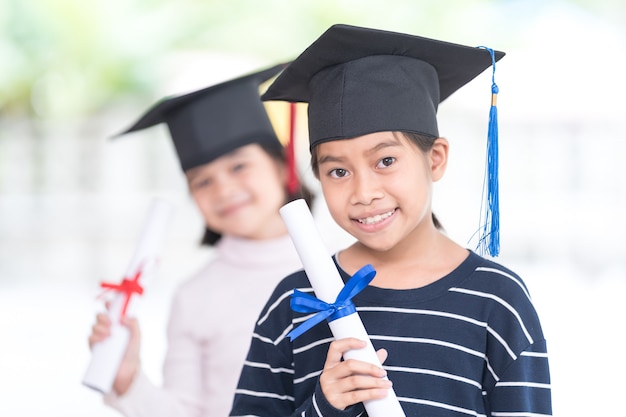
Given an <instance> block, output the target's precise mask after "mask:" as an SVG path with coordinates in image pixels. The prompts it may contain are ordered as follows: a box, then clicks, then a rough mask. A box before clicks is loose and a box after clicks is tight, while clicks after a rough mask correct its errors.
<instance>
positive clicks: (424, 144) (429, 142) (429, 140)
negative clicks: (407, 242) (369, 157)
mask: <svg viewBox="0 0 626 417" xmlns="http://www.w3.org/2000/svg"><path fill="white" fill-rule="evenodd" d="M400 133H402V134H403V135H404V137H405V138H407V139H408V140H409V141H410V142H411V143H413V144H414V145H415V146H417V147H418V148H419V149H420V150H421V151H422V152H424V153H426V152H428V151H430V150H431V149H432V147H433V144H434V143H435V139H437V138H435V137H432V136H429V135H423V134H419V133H414V132H400ZM311 169H312V170H313V174H314V175H315V178H317V179H319V174H320V171H319V165H318V163H317V146H314V147H313V149H311ZM431 215H432V219H433V223H434V224H435V227H436V228H437V229H439V230H444V228H443V225H442V224H441V222H439V219H437V216H435V213H432V214H431Z"/></svg>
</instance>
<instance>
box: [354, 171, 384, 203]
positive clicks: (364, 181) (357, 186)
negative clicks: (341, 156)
mask: <svg viewBox="0 0 626 417" xmlns="http://www.w3.org/2000/svg"><path fill="white" fill-rule="evenodd" d="M383 196H384V192H383V188H382V185H381V183H380V180H379V179H378V178H377V177H376V175H374V174H371V175H370V174H359V175H354V176H353V189H352V194H351V197H350V202H351V203H352V204H363V205H366V206H367V205H370V204H371V203H372V202H373V201H374V200H377V199H380V198H382V197H383Z"/></svg>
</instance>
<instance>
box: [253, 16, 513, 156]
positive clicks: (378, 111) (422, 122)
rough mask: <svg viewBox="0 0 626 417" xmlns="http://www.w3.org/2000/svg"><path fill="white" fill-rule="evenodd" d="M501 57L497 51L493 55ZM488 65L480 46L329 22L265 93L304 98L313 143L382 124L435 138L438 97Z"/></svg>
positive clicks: (388, 128) (376, 128)
mask: <svg viewBox="0 0 626 417" xmlns="http://www.w3.org/2000/svg"><path fill="white" fill-rule="evenodd" d="M503 56H504V53H503V52H498V51H496V52H495V60H496V61H497V60H499V59H500V58H502V57H503ZM491 65H492V59H491V56H490V54H489V53H488V52H487V51H485V50H484V49H479V48H474V47H469V46H463V45H458V44H454V43H448V42H443V41H439V40H434V39H428V38H423V37H420V36H414V35H407V34H403V33H396V32H389V31H383V30H376V29H369V28H362V27H356V26H349V25H334V26H332V27H330V28H329V29H328V30H327V31H326V32H325V33H323V34H322V35H321V36H320V37H319V38H318V39H317V40H316V41H315V42H314V43H313V44H311V45H310V46H309V47H308V48H307V49H306V50H305V51H304V52H303V53H302V54H300V56H298V58H296V59H295V60H294V61H293V62H292V63H291V64H289V65H288V66H287V68H285V70H284V71H283V72H282V73H281V74H280V75H279V76H278V77H277V78H276V80H275V81H274V82H273V83H272V85H270V87H269V88H268V90H267V91H266V92H265V94H263V96H262V99H263V100H285V101H294V102H307V103H309V110H308V111H309V140H310V145H311V147H313V146H315V145H317V144H318V143H321V142H325V141H329V140H336V139H347V138H352V137H356V136H361V135H364V134H367V133H373V132H379V131H399V130H404V131H409V132H415V133H419V134H425V135H428V136H433V137H437V136H439V132H438V128H437V119H436V113H437V107H438V105H439V103H440V102H441V101H443V100H445V99H446V98H447V97H448V96H450V95H451V94H452V93H453V92H455V91H456V90H457V89H459V88H460V87H462V86H463V85H465V84H466V83H468V82H469V81H471V80H472V79H473V78H475V77H476V76H477V75H479V74H480V73H482V72H483V71H484V70H485V69H486V68H488V67H490V66H491Z"/></svg>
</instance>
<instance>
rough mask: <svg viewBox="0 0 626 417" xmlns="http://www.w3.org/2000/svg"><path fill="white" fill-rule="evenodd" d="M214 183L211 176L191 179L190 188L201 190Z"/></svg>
mask: <svg viewBox="0 0 626 417" xmlns="http://www.w3.org/2000/svg"><path fill="white" fill-rule="evenodd" d="M212 183H213V181H212V180H211V178H198V179H196V180H193V181H191V183H190V184H189V188H190V189H191V190H192V191H195V190H201V189H203V188H207V187H209V186H210V185H211V184H212Z"/></svg>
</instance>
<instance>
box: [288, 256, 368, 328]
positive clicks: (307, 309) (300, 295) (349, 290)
mask: <svg viewBox="0 0 626 417" xmlns="http://www.w3.org/2000/svg"><path fill="white" fill-rule="evenodd" d="M375 275H376V270H375V269H374V267H373V266H372V265H369V264H368V265H365V266H364V267H363V268H361V269H359V270H358V271H356V273H355V274H354V275H352V277H351V278H350V279H349V280H348V282H346V285H344V287H343V288H342V289H341V291H340V292H339V295H337V300H335V302H334V303H332V304H328V303H327V302H325V301H322V300H320V299H318V298H315V297H314V296H312V295H310V294H307V293H305V292H302V291H299V290H297V289H294V290H293V294H292V296H291V309H292V310H293V311H297V312H298V313H315V312H317V314H316V315H314V316H313V317H311V318H309V319H308V320H306V321H305V322H304V323H302V324H301V325H300V326H298V327H297V328H295V329H293V330H292V331H291V332H289V334H288V335H287V336H288V337H289V339H290V340H295V339H296V338H297V337H298V336H300V335H301V334H303V333H305V332H306V331H307V330H309V329H310V328H311V327H313V326H315V325H316V324H318V323H320V322H322V321H324V320H328V321H333V320H337V319H339V318H341V317H345V316H349V315H350V314H352V313H356V307H355V305H354V303H353V302H352V297H354V296H355V295H357V294H358V293H360V292H361V291H362V290H363V289H364V288H365V287H367V286H368V285H369V283H370V282H372V280H373V279H374V276H375Z"/></svg>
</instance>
